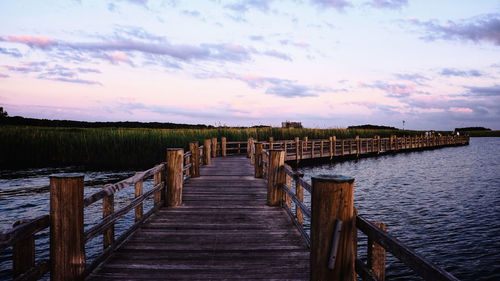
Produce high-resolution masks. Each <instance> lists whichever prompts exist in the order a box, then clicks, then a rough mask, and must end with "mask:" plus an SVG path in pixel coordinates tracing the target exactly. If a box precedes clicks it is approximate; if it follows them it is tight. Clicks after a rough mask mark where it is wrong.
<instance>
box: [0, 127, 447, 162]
mask: <svg viewBox="0 0 500 281" xmlns="http://www.w3.org/2000/svg"><path fill="white" fill-rule="evenodd" d="M441 133H442V134H447V133H449V132H441ZM416 134H422V132H418V131H401V130H369V129H293V128H291V129H282V128H270V127H264V128H243V129H241V128H227V127H218V128H214V129H147V128H135V129H132V128H52V127H50V128H49V127H30V126H0V155H1V158H0V167H2V168H8V169H11V168H21V167H47V166H67V165H77V166H80V165H84V166H86V167H88V168H108V169H124V168H148V167H151V166H153V165H154V164H157V163H160V162H162V161H165V155H166V152H165V150H166V148H167V147H182V148H184V149H188V146H189V142H190V141H199V142H200V144H202V143H203V140H204V139H206V138H212V137H217V138H219V139H220V138H221V137H224V136H225V137H226V138H227V140H228V141H246V140H247V139H248V138H249V137H253V138H255V139H259V140H268V139H269V137H271V136H272V137H274V139H275V140H285V139H287V140H291V139H294V137H301V138H302V137H304V136H308V137H309V139H327V138H328V137H329V136H336V137H337V138H354V137H355V136H360V137H373V136H374V135H379V136H381V137H387V136H390V135H398V136H402V135H416Z"/></svg>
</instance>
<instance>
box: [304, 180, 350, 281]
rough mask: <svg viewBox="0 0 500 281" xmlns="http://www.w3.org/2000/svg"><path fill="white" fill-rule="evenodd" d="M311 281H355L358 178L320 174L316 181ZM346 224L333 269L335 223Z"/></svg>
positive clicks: (312, 224)
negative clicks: (356, 192) (355, 184)
mask: <svg viewBox="0 0 500 281" xmlns="http://www.w3.org/2000/svg"><path fill="white" fill-rule="evenodd" d="M312 187H313V189H312V190H313V192H312V195H311V215H312V217H311V258H310V261H311V278H310V279H311V280H341V281H347V280H348V281H354V280H355V277H356V274H355V271H354V261H355V253H354V247H353V243H354V241H353V233H354V231H356V228H355V217H354V206H353V203H354V202H353V199H354V179H353V178H348V177H343V176H331V175H320V176H316V177H313V178H312ZM336 220H340V221H342V229H341V232H340V237H339V243H338V248H337V255H336V259H335V263H334V267H333V269H329V268H328V266H327V265H328V260H329V257H330V249H331V248H332V237H333V235H334V228H335V221H336Z"/></svg>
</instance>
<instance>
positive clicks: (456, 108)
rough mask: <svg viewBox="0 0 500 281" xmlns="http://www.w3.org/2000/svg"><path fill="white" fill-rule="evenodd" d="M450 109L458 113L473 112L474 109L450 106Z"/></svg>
mask: <svg viewBox="0 0 500 281" xmlns="http://www.w3.org/2000/svg"><path fill="white" fill-rule="evenodd" d="M450 111H452V112H457V113H472V112H474V110H472V109H471V108H468V107H450Z"/></svg>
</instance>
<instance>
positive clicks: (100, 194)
mask: <svg viewBox="0 0 500 281" xmlns="http://www.w3.org/2000/svg"><path fill="white" fill-rule="evenodd" d="M165 165H166V163H162V164H159V165H156V166H154V167H153V168H151V169H149V170H146V171H144V172H139V173H137V174H135V175H134V176H132V177H130V178H127V179H124V180H122V181H119V182H117V183H114V184H106V185H105V186H104V188H103V189H102V190H100V191H97V192H95V193H93V194H91V195H89V196H87V197H85V199H84V200H83V205H84V207H88V206H89V205H91V204H93V203H95V202H96V201H98V200H100V199H102V198H104V197H106V196H109V195H112V194H114V193H115V192H118V191H120V190H122V189H124V188H125V187H127V186H130V185H133V184H136V183H138V182H140V181H142V180H144V179H145V178H147V177H150V176H152V175H154V174H155V173H158V172H159V171H161V170H163V168H164V167H165Z"/></svg>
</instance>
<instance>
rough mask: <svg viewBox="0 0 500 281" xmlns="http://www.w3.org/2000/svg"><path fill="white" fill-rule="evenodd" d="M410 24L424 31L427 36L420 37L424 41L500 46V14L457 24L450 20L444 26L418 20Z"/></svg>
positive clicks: (434, 22)
mask: <svg viewBox="0 0 500 281" xmlns="http://www.w3.org/2000/svg"><path fill="white" fill-rule="evenodd" d="M410 22H411V23H413V24H414V25H416V26H419V27H421V28H423V29H424V30H425V31H426V33H427V34H426V35H425V36H423V37H422V39H424V40H429V41H434V40H437V39H443V40H463V41H473V42H475V43H478V42H480V41H488V42H491V43H493V44H495V45H497V46H500V14H488V15H483V16H479V17H475V18H472V19H466V20H461V21H458V22H454V21H451V20H450V21H448V22H447V23H446V24H444V25H441V24H439V23H438V22H437V21H425V22H422V21H419V20H418V19H410Z"/></svg>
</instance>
